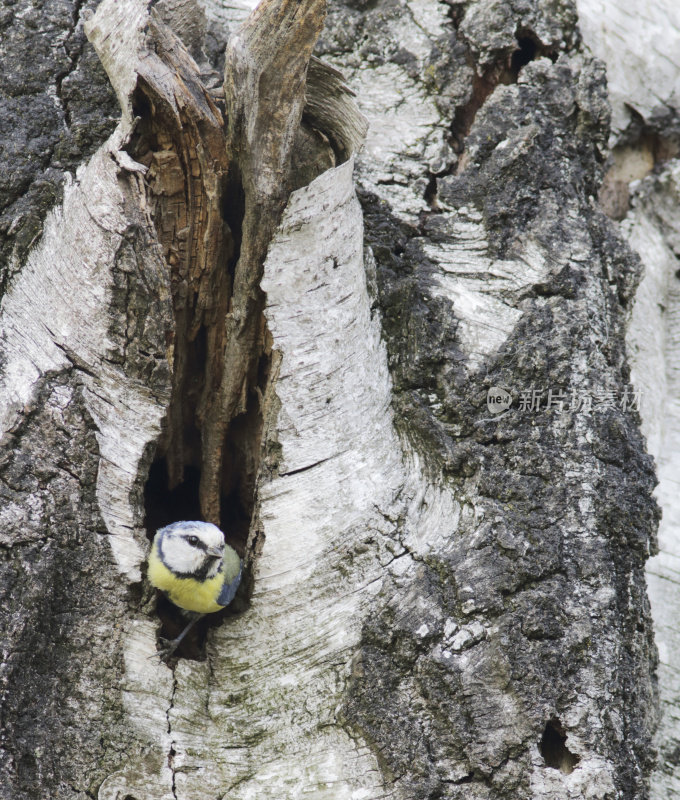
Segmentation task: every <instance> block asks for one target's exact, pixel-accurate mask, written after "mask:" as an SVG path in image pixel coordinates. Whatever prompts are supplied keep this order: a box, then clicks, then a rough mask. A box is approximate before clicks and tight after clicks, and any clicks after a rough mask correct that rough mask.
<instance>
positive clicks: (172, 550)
mask: <svg viewBox="0 0 680 800" xmlns="http://www.w3.org/2000/svg"><path fill="white" fill-rule="evenodd" d="M162 552H163V559H164V561H165V565H166V566H167V567H168V569H170V570H172V571H173V572H196V571H198V570H199V569H200V568H201V566H202V565H203V553H201V552H200V551H198V550H197V549H196V548H195V547H192V546H191V545H190V544H189V543H188V542H187V541H186V540H185V539H182V538H179V537H174V536H173V537H169V538H166V539H165V540H164V541H163V547H162Z"/></svg>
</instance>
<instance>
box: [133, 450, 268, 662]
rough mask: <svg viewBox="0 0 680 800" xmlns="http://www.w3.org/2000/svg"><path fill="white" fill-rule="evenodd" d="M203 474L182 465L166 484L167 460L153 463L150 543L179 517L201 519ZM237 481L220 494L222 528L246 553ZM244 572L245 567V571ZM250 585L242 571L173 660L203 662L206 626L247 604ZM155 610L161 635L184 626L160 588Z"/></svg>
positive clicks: (148, 489) (147, 499) (147, 500)
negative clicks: (178, 476) (175, 480)
mask: <svg viewBox="0 0 680 800" xmlns="http://www.w3.org/2000/svg"><path fill="white" fill-rule="evenodd" d="M200 479H201V472H200V470H199V469H198V468H197V467H194V466H190V465H189V466H186V467H185V468H184V477H183V480H182V481H181V482H180V483H179V484H177V485H176V486H174V487H173V488H170V483H169V476H168V467H167V462H166V459H165V458H164V457H163V456H161V457H158V458H156V460H155V461H154V462H153V464H152V465H151V468H150V470H149V477H148V479H147V482H146V486H145V492H144V505H145V513H146V517H145V528H146V534H147V538H148V539H149V542H152V541H153V538H154V536H155V534H156V531H157V530H158V529H159V528H163V527H164V526H165V525H169V524H170V523H172V522H177V521H179V520H200V519H201V518H202V517H201V513H200V502H199V485H200ZM238 488H239V487H238V485H236V486H235V487H234V488H233V490H232V491H231V492H230V493H224V494H222V495H221V498H220V501H221V502H220V505H221V518H222V530H223V531H224V534H225V540H226V542H227V544H229V545H231V546H232V547H233V548H234V549H235V550H236V551H237V552H238V554H239V555H240V556H241V558H243V557H244V555H245V551H246V542H247V538H248V528H249V522H250V514H249V513H248V510H247V509H245V508H244V507H243V505H242V502H241V498H240V496H239V491H238ZM245 572H247V568H246V570H245ZM251 588H252V581H251V579H250V575H249V574H248V575H244V579H243V581H242V585H241V587H240V588H239V591H238V593H237V595H236V597H235V598H234V600H233V601H232V603H231V604H230V605H229V606H228V607H227V608H225V609H223V610H222V611H217V612H215V613H213V614H207V615H206V616H205V617H202V618H201V619H200V620H199V621H198V622H196V624H195V625H194V626H193V628H192V629H191V630H190V631H189V633H188V634H187V635H186V637H185V638H184V639H183V641H182V642H181V644H180V646H179V647H178V648H177V650H176V652H175V654H174V656H173V659H174V658H186V659H190V660H193V661H203V660H205V642H206V638H207V635H208V630H209V629H210V628H214V627H217V626H219V625H221V624H222V622H223V621H224V620H225V619H226V618H228V617H232V616H234V615H235V614H239V613H242V612H243V611H245V610H246V609H247V608H248V605H249V600H248V598H249V596H250V591H251ZM156 612H157V614H158V618H159V620H160V622H161V626H160V630H159V634H158V635H159V637H161V638H163V639H174V638H175V637H176V636H178V635H179V634H180V633H181V631H182V630H183V629H184V627H185V625H186V624H187V621H188V620H187V618H186V617H185V616H184V615H183V614H182V612H181V611H180V610H179V609H178V608H177V607H176V606H175V605H174V604H173V603H171V602H170V600H168V599H167V597H166V596H165V595H164V594H163V593H162V592H157V593H156Z"/></svg>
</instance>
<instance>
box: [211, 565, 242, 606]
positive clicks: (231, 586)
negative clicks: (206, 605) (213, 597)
mask: <svg viewBox="0 0 680 800" xmlns="http://www.w3.org/2000/svg"><path fill="white" fill-rule="evenodd" d="M242 572H243V565H241V567H240V568H239V571H238V575H237V576H236V577H235V578H234V580H233V581H231V583H227V582H226V581H225V582H224V583H223V584H222V590H221V591H220V595H219V597H218V598H217V603H218V605H221V606H228V605H229V603H231V601H232V600H233V599H234V595H235V594H236V590H237V589H238V585H239V583H241V573H242Z"/></svg>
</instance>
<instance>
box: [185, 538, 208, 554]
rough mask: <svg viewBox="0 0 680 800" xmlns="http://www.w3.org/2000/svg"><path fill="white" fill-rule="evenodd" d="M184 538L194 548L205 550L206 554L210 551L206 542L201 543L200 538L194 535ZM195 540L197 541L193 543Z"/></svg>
mask: <svg viewBox="0 0 680 800" xmlns="http://www.w3.org/2000/svg"><path fill="white" fill-rule="evenodd" d="M183 538H184V539H185V540H186V541H187V542H188V543H189V544H190V545H191V546H192V547H196V548H198V549H199V550H203V552H204V553H205V551H206V550H207V549H208V545H207V544H206V543H205V542H203V541H201V540H200V539H199V538H198V536H194V535H193V534H189V535H187V536H184V537H183ZM193 539H195V541H192V540H193Z"/></svg>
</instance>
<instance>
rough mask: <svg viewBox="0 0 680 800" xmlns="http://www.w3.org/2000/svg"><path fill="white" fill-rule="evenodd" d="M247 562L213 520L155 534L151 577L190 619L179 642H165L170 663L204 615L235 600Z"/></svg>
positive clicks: (187, 523) (163, 655) (177, 525)
mask: <svg viewBox="0 0 680 800" xmlns="http://www.w3.org/2000/svg"><path fill="white" fill-rule="evenodd" d="M242 572H243V564H242V562H241V559H240V558H239V556H238V553H237V552H236V550H234V548H233V547H230V546H229V545H228V544H226V543H225V541H224V534H223V533H222V531H221V530H220V529H219V528H218V527H217V525H213V524H212V523H210V522H198V521H183V522H173V523H172V524H171V525H166V526H165V527H164V528H160V529H159V530H158V531H156V535H155V536H154V540H153V544H152V545H151V552H150V554H149V562H148V571H147V576H148V579H149V582H150V583H151V585H152V586H155V587H156V588H157V589H160V590H161V591H162V592H164V593H165V595H166V596H167V597H168V599H169V600H170V601H171V602H172V603H174V605H176V606H177V607H178V608H179V609H180V610H181V611H182V612H183V614H184V616H187V617H190V621H189V623H188V624H187V626H186V627H185V628H184V630H183V631H182V632H181V633H180V634H179V636H177V637H176V638H175V639H171V640H166V639H164V640H162V641H163V642H164V643H165V644H164V646H163V647H162V648H161V659H162V660H164V661H167V660H168V659H169V658H170V656H171V655H172V654H173V653H174V652H175V650H176V649H177V647H178V646H179V644H180V642H181V641H182V639H184V637H185V636H186V635H187V633H188V632H189V631H190V630H191V627H192V626H193V625H194V624H195V623H196V622H197V621H198V620H199V619H200V618H201V617H202V616H204V615H205V614H210V613H212V612H214V611H220V610H221V609H223V608H225V606H228V605H229V603H231V601H232V600H233V599H234V595H235V594H236V590H237V589H238V587H239V584H240V582H241V574H242Z"/></svg>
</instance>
